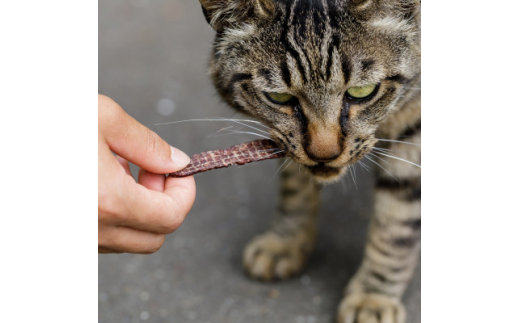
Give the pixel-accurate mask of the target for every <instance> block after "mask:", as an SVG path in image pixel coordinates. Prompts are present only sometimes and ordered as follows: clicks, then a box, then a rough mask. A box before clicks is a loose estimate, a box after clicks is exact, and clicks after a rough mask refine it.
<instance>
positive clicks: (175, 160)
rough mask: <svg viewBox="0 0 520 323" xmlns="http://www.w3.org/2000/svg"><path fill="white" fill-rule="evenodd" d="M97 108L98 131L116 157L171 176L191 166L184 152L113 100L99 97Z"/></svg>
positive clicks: (150, 170)
mask: <svg viewBox="0 0 520 323" xmlns="http://www.w3.org/2000/svg"><path fill="white" fill-rule="evenodd" d="M98 106H99V108H98V126H99V131H100V132H101V133H102V135H103V136H104V138H105V140H106V142H107V143H108V145H109V147H110V149H111V150H112V151H113V152H115V153H116V154H118V155H120V156H121V157H123V158H125V159H127V160H128V161H130V162H132V163H134V164H136V165H138V166H139V167H141V168H144V169H146V170H147V171H149V172H152V173H156V174H168V173H172V172H175V171H178V170H181V169H183V168H184V167H186V165H187V164H188V163H189V161H190V159H189V157H188V156H187V155H186V154H185V153H183V152H182V151H180V150H179V149H177V148H173V147H171V146H170V145H169V144H168V143H166V141H164V140H163V139H161V138H160V137H159V136H158V135H157V134H156V133H155V132H153V131H151V130H150V129H148V128H147V127H145V126H144V125H142V124H140V123H139V122H137V121H136V120H135V119H134V118H132V117H131V116H130V115H128V114H127V113H126V112H125V111H124V110H123V109H122V108H121V107H120V106H119V105H118V104H117V103H116V102H114V101H113V100H112V99H110V98H108V97H105V96H102V95H100V96H99V98H98Z"/></svg>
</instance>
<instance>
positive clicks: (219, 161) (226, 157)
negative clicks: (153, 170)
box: [170, 139, 285, 177]
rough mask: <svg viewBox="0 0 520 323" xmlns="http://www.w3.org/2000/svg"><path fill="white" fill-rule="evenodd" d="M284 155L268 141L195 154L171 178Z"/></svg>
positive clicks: (260, 140) (262, 140) (256, 141)
mask: <svg viewBox="0 0 520 323" xmlns="http://www.w3.org/2000/svg"><path fill="white" fill-rule="evenodd" d="M284 156H285V153H284V152H283V151H281V149H280V148H279V147H278V146H277V145H276V144H275V143H274V141H272V140H269V139H259V140H253V141H250V142H246V143H243V144H240V145H235V146H231V147H229V148H228V149H217V150H211V151H206V152H203V153H200V154H195V155H193V156H192V157H191V161H190V163H189V164H188V166H186V168H184V169H182V170H180V171H178V172H175V173H171V174H170V176H173V177H186V176H190V175H193V174H197V173H202V172H206V171H208V170H212V169H217V168H223V167H229V166H231V165H244V164H248V163H252V162H255V161H260V160H265V159H275V158H281V157H284Z"/></svg>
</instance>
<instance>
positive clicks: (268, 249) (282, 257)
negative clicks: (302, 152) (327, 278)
mask: <svg viewBox="0 0 520 323" xmlns="http://www.w3.org/2000/svg"><path fill="white" fill-rule="evenodd" d="M318 204H319V186H318V184H317V183H315V182H314V180H313V179H312V178H311V175H310V174H309V173H308V172H307V171H306V170H305V169H304V168H303V167H301V168H300V166H299V165H298V164H296V163H294V162H293V163H291V164H290V165H289V166H288V167H287V168H286V169H285V170H284V171H282V173H281V200H280V204H279V207H278V210H277V213H276V218H275V221H274V223H273V224H272V226H271V228H270V229H269V230H267V231H266V232H265V233H263V234H261V235H259V236H257V237H255V238H253V239H252V240H251V241H250V242H249V243H248V245H247V246H246V248H245V250H244V255H243V265H244V268H245V270H246V272H247V273H248V274H249V275H250V276H251V277H253V278H255V279H260V280H273V279H286V278H288V277H290V276H292V275H294V274H296V273H298V272H299V271H300V270H301V269H302V268H303V266H304V265H305V263H306V261H307V258H308V256H309V254H310V253H311V251H312V250H313V249H314V244H315V240H316V214H317V210H318Z"/></svg>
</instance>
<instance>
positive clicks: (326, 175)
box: [306, 163, 345, 182]
mask: <svg viewBox="0 0 520 323" xmlns="http://www.w3.org/2000/svg"><path fill="white" fill-rule="evenodd" d="M306 167H307V169H309V171H310V172H311V173H312V174H313V175H314V176H315V177H316V178H317V179H318V180H321V181H324V182H329V181H334V180H336V179H338V178H339V177H340V176H341V175H342V174H343V172H344V170H345V169H344V168H343V167H332V166H326V165H325V164H324V163H318V164H317V165H315V166H306Z"/></svg>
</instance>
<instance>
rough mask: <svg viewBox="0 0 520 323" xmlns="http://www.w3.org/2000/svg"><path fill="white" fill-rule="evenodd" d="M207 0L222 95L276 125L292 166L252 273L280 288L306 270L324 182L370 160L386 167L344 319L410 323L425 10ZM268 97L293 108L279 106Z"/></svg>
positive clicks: (370, 0)
mask: <svg viewBox="0 0 520 323" xmlns="http://www.w3.org/2000/svg"><path fill="white" fill-rule="evenodd" d="M200 2H201V5H202V8H203V12H204V14H205V16H206V19H207V21H208V22H209V23H210V25H211V26H212V27H213V28H214V29H215V31H216V32H217V34H216V37H215V41H214V46H213V53H212V56H211V60H210V68H209V72H210V75H211V77H212V79H213V83H214V85H215V87H216V88H217V90H218V92H219V93H220V95H221V97H222V98H223V99H224V100H225V101H226V102H227V103H228V104H229V105H230V106H232V107H233V108H235V109H237V110H238V111H240V112H243V113H245V114H247V115H250V116H253V117H256V118H258V119H259V120H260V121H262V122H263V123H264V124H265V125H266V126H268V127H269V132H270V134H271V136H272V138H273V139H274V140H275V141H276V142H277V143H278V145H279V146H281V147H283V148H284V150H286V152H287V155H288V156H290V158H291V159H292V160H293V161H295V163H292V164H291V165H290V166H289V167H288V168H287V169H286V170H285V172H283V173H282V175H283V176H282V181H281V201H280V205H279V208H278V212H277V216H276V220H275V222H274V223H273V226H272V228H271V229H270V230H269V231H268V232H266V233H264V234H263V235H260V236H258V237H256V238H255V239H253V240H252V241H251V242H250V244H249V245H248V246H247V247H246V249H245V252H244V267H245V269H246V272H247V273H248V274H249V275H251V276H252V277H254V278H257V279H263V280H272V279H278V278H288V277H290V276H291V275H293V274H295V273H297V272H298V271H299V270H301V269H302V267H303V266H304V264H305V261H306V259H307V257H308V255H309V253H310V252H311V250H312V249H313V246H314V242H315V239H316V228H315V219H316V215H317V212H318V204H319V203H318V201H319V189H318V187H319V185H320V183H327V182H332V181H336V180H338V179H339V178H340V177H341V176H342V175H344V174H345V173H346V172H347V170H348V167H349V166H350V165H353V164H354V163H356V162H358V161H359V160H361V159H363V158H366V159H367V162H370V163H372V164H374V165H376V164H379V165H380V166H382V167H377V168H376V169H377V170H376V171H377V174H378V179H377V183H376V187H375V190H376V191H375V197H376V199H375V209H374V216H373V219H372V221H371V224H370V230H369V235H368V238H367V244H366V251H365V257H364V259H363V262H362V265H361V266H360V268H359V270H358V272H357V273H356V275H355V276H354V277H353V278H352V280H351V281H350V283H349V285H348V287H347V288H346V295H345V298H344V300H343V301H342V303H341V305H340V307H339V310H338V322H342V323H343V322H359V323H361V322H391V323H392V322H399V323H402V322H404V320H405V311H404V308H403V307H402V305H401V302H400V297H401V295H402V293H403V291H404V290H405V288H406V286H407V283H408V281H409V280H410V278H411V275H412V273H413V270H414V268H415V264H416V261H417V255H418V252H419V244H420V223H421V222H420V196H421V189H420V185H421V181H420V168H419V167H417V166H414V165H412V164H410V163H406V162H404V161H403V160H408V161H409V162H411V163H413V164H416V165H419V164H420V155H421V154H420V129H421V128H420V13H419V7H420V5H419V2H418V1H416V0H288V1H281V0H252V1H246V0H200ZM370 84H375V85H376V90H375V92H374V94H372V95H370V96H369V97H367V98H366V99H363V100H358V99H353V98H351V97H349V96H348V95H347V94H346V91H347V89H349V88H351V87H359V86H365V85H370ZM271 92H277V93H289V94H291V95H293V96H294V97H295V100H292V101H291V103H290V104H286V105H278V104H275V103H273V102H272V101H270V100H269V99H268V98H267V96H266V93H271ZM379 139H385V141H382V140H381V141H379ZM387 140H398V141H405V142H407V143H402V142H395V141H387ZM386 149H389V150H386ZM393 156H397V157H398V158H399V159H396V158H393ZM383 168H384V169H383Z"/></svg>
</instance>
